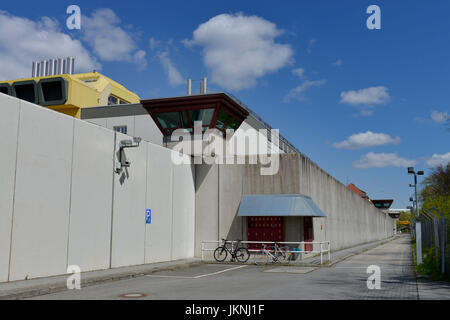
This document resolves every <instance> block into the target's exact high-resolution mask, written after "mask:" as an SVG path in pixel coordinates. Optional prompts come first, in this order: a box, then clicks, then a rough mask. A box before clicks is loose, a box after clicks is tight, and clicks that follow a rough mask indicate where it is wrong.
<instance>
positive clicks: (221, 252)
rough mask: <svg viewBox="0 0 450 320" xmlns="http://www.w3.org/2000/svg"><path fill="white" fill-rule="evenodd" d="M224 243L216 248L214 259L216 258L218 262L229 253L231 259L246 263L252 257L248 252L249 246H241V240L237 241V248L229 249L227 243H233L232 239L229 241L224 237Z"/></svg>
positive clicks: (223, 259)
mask: <svg viewBox="0 0 450 320" xmlns="http://www.w3.org/2000/svg"><path fill="white" fill-rule="evenodd" d="M222 241H223V245H221V246H219V247H217V249H216V250H214V259H216V261H217V262H223V261H225V259H226V258H227V256H228V253H229V254H230V255H231V261H233V259H235V260H237V261H239V262H242V263H245V262H247V260H248V259H249V258H250V253H249V252H248V250H247V248H245V247H242V246H241V247H239V244H240V242H241V240H238V241H237V244H236V248H235V249H228V248H227V243H232V241H228V240H226V239H222Z"/></svg>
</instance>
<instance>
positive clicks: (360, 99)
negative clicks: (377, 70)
mask: <svg viewBox="0 0 450 320" xmlns="http://www.w3.org/2000/svg"><path fill="white" fill-rule="evenodd" d="M389 99H390V96H389V92H388V88H386V87H382V86H378V87H369V88H365V89H361V90H350V91H343V92H341V103H346V104H349V105H351V106H359V105H366V106H372V105H376V104H386V103H387V102H388V101H389Z"/></svg>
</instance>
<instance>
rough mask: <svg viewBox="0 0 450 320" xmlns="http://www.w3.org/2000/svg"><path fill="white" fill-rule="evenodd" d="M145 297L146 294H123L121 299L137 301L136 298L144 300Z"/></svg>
mask: <svg viewBox="0 0 450 320" xmlns="http://www.w3.org/2000/svg"><path fill="white" fill-rule="evenodd" d="M145 296H146V294H144V293H125V294H121V295H120V296H119V297H121V298H131V299H136V298H142V297H145Z"/></svg>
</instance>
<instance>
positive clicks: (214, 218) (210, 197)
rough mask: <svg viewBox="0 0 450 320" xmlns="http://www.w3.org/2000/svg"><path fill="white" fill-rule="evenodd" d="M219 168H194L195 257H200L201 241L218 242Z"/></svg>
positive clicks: (204, 166)
mask: <svg viewBox="0 0 450 320" xmlns="http://www.w3.org/2000/svg"><path fill="white" fill-rule="evenodd" d="M218 178H219V166H218V165H217V164H215V165H207V164H201V165H196V167H195V181H196V185H195V187H196V190H195V221H196V224H195V255H196V256H198V257H200V256H201V241H202V240H219V187H218V186H219V184H218Z"/></svg>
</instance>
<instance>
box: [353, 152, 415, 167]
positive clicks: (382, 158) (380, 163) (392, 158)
mask: <svg viewBox="0 0 450 320" xmlns="http://www.w3.org/2000/svg"><path fill="white" fill-rule="evenodd" d="M415 164H416V161H415V160H408V159H405V158H401V157H399V156H397V154H395V153H374V152H369V153H367V154H365V155H363V156H362V157H361V159H359V160H357V161H354V162H353V167H355V168H360V169H366V168H385V167H412V166H414V165H415Z"/></svg>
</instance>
